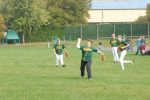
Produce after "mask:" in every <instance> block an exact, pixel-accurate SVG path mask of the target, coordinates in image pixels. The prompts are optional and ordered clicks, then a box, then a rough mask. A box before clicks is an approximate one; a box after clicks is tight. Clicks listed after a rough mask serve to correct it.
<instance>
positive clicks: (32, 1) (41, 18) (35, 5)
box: [1, 0, 48, 42]
mask: <svg viewBox="0 0 150 100" xmlns="http://www.w3.org/2000/svg"><path fill="white" fill-rule="evenodd" d="M9 1H11V0H9ZM3 4H5V5H6V7H4V8H7V9H6V10H1V12H2V14H3V15H5V16H6V21H7V23H8V26H11V27H13V29H14V30H16V31H17V32H20V33H22V34H23V37H24V34H25V33H26V34H30V33H32V32H34V31H37V30H38V29H39V28H40V27H41V26H42V25H44V24H46V23H47V22H48V13H47V12H46V8H45V7H46V3H45V2H44V0H19V1H18V0H12V1H11V2H8V1H7V0H6V1H3ZM6 12H7V13H8V14H6ZM10 15H12V16H10ZM23 42H24V38H23Z"/></svg>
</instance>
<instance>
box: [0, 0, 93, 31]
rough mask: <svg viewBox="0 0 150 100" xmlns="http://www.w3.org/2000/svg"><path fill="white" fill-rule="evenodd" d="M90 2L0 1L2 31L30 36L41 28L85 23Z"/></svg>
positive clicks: (47, 0) (75, 0)
mask: <svg viewBox="0 0 150 100" xmlns="http://www.w3.org/2000/svg"><path fill="white" fill-rule="evenodd" d="M90 5H91V0H0V15H1V16H2V19H0V20H1V21H0V22H2V23H4V24H5V26H6V27H5V28H4V27H3V28H1V29H0V30H4V29H13V30H15V31H17V32H20V33H22V34H31V33H32V32H35V31H37V30H38V29H40V28H41V27H42V26H51V27H59V26H65V25H78V24H85V23H87V18H88V17H89V14H88V9H89V8H90Z"/></svg>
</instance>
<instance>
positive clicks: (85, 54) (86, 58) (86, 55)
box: [77, 38, 103, 80]
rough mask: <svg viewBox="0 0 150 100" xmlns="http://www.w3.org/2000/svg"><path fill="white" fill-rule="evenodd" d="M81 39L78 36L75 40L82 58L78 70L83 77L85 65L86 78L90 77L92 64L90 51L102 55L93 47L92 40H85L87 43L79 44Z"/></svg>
mask: <svg viewBox="0 0 150 100" xmlns="http://www.w3.org/2000/svg"><path fill="white" fill-rule="evenodd" d="M80 42H81V39H80V38H78V42H77V48H79V49H80V50H81V51H82V59H81V65H80V71H81V77H82V78H83V77H84V74H85V67H86V70H87V75H88V79H89V80H91V79H92V73H91V64H92V53H93V52H96V53H100V54H101V55H103V53H102V52H101V51H99V50H98V49H95V48H93V47H91V46H92V40H87V45H85V46H80Z"/></svg>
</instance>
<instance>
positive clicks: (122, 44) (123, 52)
mask: <svg viewBox="0 0 150 100" xmlns="http://www.w3.org/2000/svg"><path fill="white" fill-rule="evenodd" d="M118 41H119V43H118V48H119V51H120V64H121V68H122V70H124V69H125V68H124V63H130V64H132V61H127V60H124V57H125V55H126V54H127V47H128V46H129V44H128V43H127V42H125V41H124V40H123V39H122V37H121V36H119V37H118Z"/></svg>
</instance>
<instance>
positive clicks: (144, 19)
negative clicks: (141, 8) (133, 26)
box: [135, 3, 150, 23]
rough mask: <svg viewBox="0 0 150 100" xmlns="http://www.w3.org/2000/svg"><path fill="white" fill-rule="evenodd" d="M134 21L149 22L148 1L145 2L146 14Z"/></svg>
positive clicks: (149, 5)
mask: <svg viewBox="0 0 150 100" xmlns="http://www.w3.org/2000/svg"><path fill="white" fill-rule="evenodd" d="M135 23H150V3H149V4H147V8H146V16H141V17H139V18H138V19H137V20H136V21H135Z"/></svg>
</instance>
